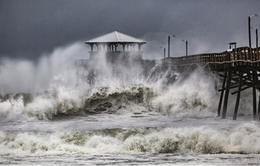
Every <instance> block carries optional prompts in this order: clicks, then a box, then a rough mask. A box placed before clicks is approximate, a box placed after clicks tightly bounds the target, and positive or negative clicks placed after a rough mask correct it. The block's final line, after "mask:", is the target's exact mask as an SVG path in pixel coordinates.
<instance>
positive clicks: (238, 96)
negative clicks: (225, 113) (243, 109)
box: [233, 71, 243, 120]
mask: <svg viewBox="0 0 260 166" xmlns="http://www.w3.org/2000/svg"><path fill="white" fill-rule="evenodd" d="M242 83H243V72H242V71H240V72H239V85H238V91H237V100H236V106H235V111H234V115H233V120H236V119H237V113H238V106H239V101H240V93H241V87H242Z"/></svg>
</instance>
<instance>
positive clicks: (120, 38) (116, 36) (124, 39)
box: [85, 31, 146, 44]
mask: <svg viewBox="0 0 260 166" xmlns="http://www.w3.org/2000/svg"><path fill="white" fill-rule="evenodd" d="M85 43H87V44H91V43H93V44H94V43H146V42H145V41H144V40H140V39H137V38H135V37H132V36H129V35H126V34H123V33H121V32H117V31H114V32H110V33H108V34H105V35H102V36H99V37H96V38H94V39H91V40H88V41H86V42H85Z"/></svg>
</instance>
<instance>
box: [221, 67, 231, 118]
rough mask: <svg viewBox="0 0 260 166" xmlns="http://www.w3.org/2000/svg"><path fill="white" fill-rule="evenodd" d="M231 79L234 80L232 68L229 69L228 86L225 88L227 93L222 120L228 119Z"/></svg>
mask: <svg viewBox="0 0 260 166" xmlns="http://www.w3.org/2000/svg"><path fill="white" fill-rule="evenodd" d="M231 78H232V70H231V68H229V69H228V77H227V85H226V88H225V89H226V92H225V98H224V105H223V113H222V119H225V118H226V113H227V105H228V97H229V90H230V83H231Z"/></svg>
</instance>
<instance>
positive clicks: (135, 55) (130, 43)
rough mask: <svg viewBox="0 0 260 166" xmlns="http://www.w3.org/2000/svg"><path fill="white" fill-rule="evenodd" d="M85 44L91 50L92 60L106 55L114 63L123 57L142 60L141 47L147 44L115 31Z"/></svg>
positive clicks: (90, 57)
mask: <svg viewBox="0 0 260 166" xmlns="http://www.w3.org/2000/svg"><path fill="white" fill-rule="evenodd" d="M85 43H86V44H89V46H90V48H91V50H90V51H89V59H90V60H91V59H93V58H95V57H97V56H99V54H105V55H106V57H107V59H108V60H112V61H114V60H115V59H118V58H120V59H122V57H124V58H126V59H129V58H131V59H136V60H142V54H143V51H142V50H141V46H142V45H143V44H145V43H146V42H145V41H144V40H141V39H137V38H135V37H132V36H129V35H126V34H124V33H121V32H117V31H114V32H111V33H108V34H105V35H102V36H100V37H96V38H94V39H91V40H88V41H86V42H85Z"/></svg>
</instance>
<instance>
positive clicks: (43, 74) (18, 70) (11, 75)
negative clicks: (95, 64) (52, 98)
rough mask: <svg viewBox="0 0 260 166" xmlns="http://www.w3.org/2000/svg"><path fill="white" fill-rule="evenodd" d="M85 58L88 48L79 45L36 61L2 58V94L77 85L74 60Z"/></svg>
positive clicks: (59, 48) (60, 49)
mask: <svg viewBox="0 0 260 166" xmlns="http://www.w3.org/2000/svg"><path fill="white" fill-rule="evenodd" d="M86 55H87V51H86V48H85V45H84V44H82V43H81V42H76V43H73V44H71V45H68V46H64V47H58V48H56V49H54V50H53V52H52V53H50V54H44V55H42V56H41V58H40V59H39V60H38V61H37V62H34V61H30V60H16V59H9V58H7V57H6V58H2V59H1V65H0V79H1V81H0V93H1V94H5V93H19V92H20V93H27V92H30V93H35V92H38V91H42V90H48V89H50V88H53V87H54V86H60V85H63V86H75V84H76V75H75V74H76V73H75V64H74V60H75V59H77V58H83V57H84V56H86Z"/></svg>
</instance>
